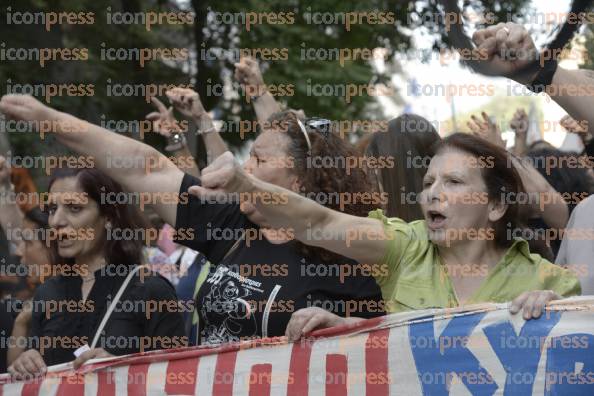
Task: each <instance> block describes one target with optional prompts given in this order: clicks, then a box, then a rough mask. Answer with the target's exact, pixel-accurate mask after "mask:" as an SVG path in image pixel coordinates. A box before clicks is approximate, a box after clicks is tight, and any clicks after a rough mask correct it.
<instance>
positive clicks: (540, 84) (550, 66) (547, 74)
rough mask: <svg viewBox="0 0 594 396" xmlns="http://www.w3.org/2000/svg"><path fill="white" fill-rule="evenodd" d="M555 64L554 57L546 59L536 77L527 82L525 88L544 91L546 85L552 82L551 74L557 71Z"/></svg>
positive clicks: (556, 64)
mask: <svg viewBox="0 0 594 396" xmlns="http://www.w3.org/2000/svg"><path fill="white" fill-rule="evenodd" d="M539 62H540V60H539ZM557 66H559V64H558V62H557V60H556V59H547V60H546V61H545V62H544V65H543V67H542V68H541V69H540V71H539V72H538V74H537V75H536V77H534V80H533V81H532V82H531V83H530V84H527V85H526V88H528V89H529V90H531V91H532V92H534V93H541V92H545V90H546V89H547V87H548V86H549V85H551V83H552V82H553V76H554V75H555V73H556V72H557Z"/></svg>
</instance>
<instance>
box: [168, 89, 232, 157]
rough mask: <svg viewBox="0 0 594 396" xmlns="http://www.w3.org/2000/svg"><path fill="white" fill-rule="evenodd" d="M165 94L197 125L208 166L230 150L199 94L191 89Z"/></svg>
mask: <svg viewBox="0 0 594 396" xmlns="http://www.w3.org/2000/svg"><path fill="white" fill-rule="evenodd" d="M165 94H166V95H167V97H168V98H169V100H170V101H171V104H173V105H174V106H175V108H176V109H177V111H179V112H180V113H182V114H183V115H184V116H186V117H188V118H190V119H192V120H193V121H194V123H195V124H196V126H197V128H198V131H197V133H198V134H199V135H200V136H202V140H203V141H204V146H205V147H206V162H207V163H208V164H210V163H211V162H212V161H214V159H215V158H217V157H218V156H219V155H221V154H223V153H224V152H225V151H227V150H228V148H227V143H225V141H224V140H223V138H222V137H221V134H220V133H219V131H217V128H216V127H215V125H214V123H213V121H212V118H210V115H209V114H208V112H207V111H206V110H205V109H204V106H203V105H202V101H201V100H200V96H199V95H198V92H195V91H193V90H191V89H189V88H174V89H172V90H170V91H167V92H166V93H165Z"/></svg>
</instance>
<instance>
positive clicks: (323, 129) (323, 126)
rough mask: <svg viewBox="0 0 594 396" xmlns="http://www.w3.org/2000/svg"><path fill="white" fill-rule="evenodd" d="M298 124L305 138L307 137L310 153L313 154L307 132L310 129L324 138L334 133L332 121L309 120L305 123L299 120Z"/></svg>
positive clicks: (321, 119) (323, 119)
mask: <svg viewBox="0 0 594 396" xmlns="http://www.w3.org/2000/svg"><path fill="white" fill-rule="evenodd" d="M297 124H299V129H301V132H303V136H305V141H306V142H307V148H308V152H311V140H309V134H308V132H307V130H308V128H309V129H311V130H313V131H315V132H318V133H321V134H322V135H323V136H324V138H327V137H328V135H329V134H330V133H331V132H332V121H330V120H327V119H325V118H317V117H314V118H308V119H307V120H305V122H302V121H301V120H300V119H297Z"/></svg>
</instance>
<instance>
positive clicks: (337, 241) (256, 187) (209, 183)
mask: <svg viewBox="0 0 594 396" xmlns="http://www.w3.org/2000/svg"><path fill="white" fill-rule="evenodd" d="M189 192H190V193H191V194H194V195H196V196H198V197H205V198H206V197H209V198H213V197H216V196H217V195H220V194H229V193H239V194H240V196H241V198H242V201H243V202H242V204H244V205H254V206H255V207H256V208H257V210H258V212H260V213H261V215H262V216H264V217H265V218H266V220H267V222H268V224H270V226H272V227H276V228H287V229H292V230H293V231H294V233H295V238H297V239H298V240H300V241H301V242H303V243H306V244H308V245H311V246H317V247H321V248H324V249H326V250H329V251H332V252H335V253H338V254H341V255H343V256H346V257H349V258H351V259H353V260H356V261H359V262H362V263H378V262H380V260H381V259H382V258H383V256H384V253H385V252H386V250H387V246H388V243H390V241H389V240H388V237H387V236H386V235H385V231H384V226H383V224H382V223H381V222H380V221H379V220H376V219H371V218H367V217H357V216H351V215H348V214H344V213H341V212H337V211H335V210H332V209H329V208H326V207H324V206H322V205H320V204H318V203H316V202H315V201H313V200H311V199H308V198H306V197H303V196H301V195H299V194H296V193H294V192H292V191H289V190H286V189H284V188H282V187H278V186H276V185H273V184H270V183H266V182H263V181H261V180H258V179H255V178H253V177H251V176H249V175H247V174H246V173H245V172H244V171H243V170H242V169H241V168H240V167H239V166H238V165H237V164H236V163H235V160H234V158H233V155H232V154H231V153H230V152H226V153H225V154H223V155H222V156H220V157H219V158H217V159H216V160H215V161H214V162H213V163H212V164H211V165H209V166H208V167H206V168H205V169H203V171H202V186H193V187H190V189H189Z"/></svg>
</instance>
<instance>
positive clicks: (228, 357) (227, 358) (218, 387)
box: [212, 351, 237, 396]
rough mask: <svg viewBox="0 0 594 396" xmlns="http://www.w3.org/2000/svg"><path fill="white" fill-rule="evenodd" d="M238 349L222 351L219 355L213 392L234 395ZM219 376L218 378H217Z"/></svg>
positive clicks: (220, 394)
mask: <svg viewBox="0 0 594 396" xmlns="http://www.w3.org/2000/svg"><path fill="white" fill-rule="evenodd" d="M236 360H237V351H230V352H226V353H222V354H220V355H219V356H218V357H217V365H216V368H215V377H214V379H213V385H212V394H213V395H217V396H227V395H228V396H231V395H233V382H234V381H235V361H236ZM217 377H218V378H217Z"/></svg>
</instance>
